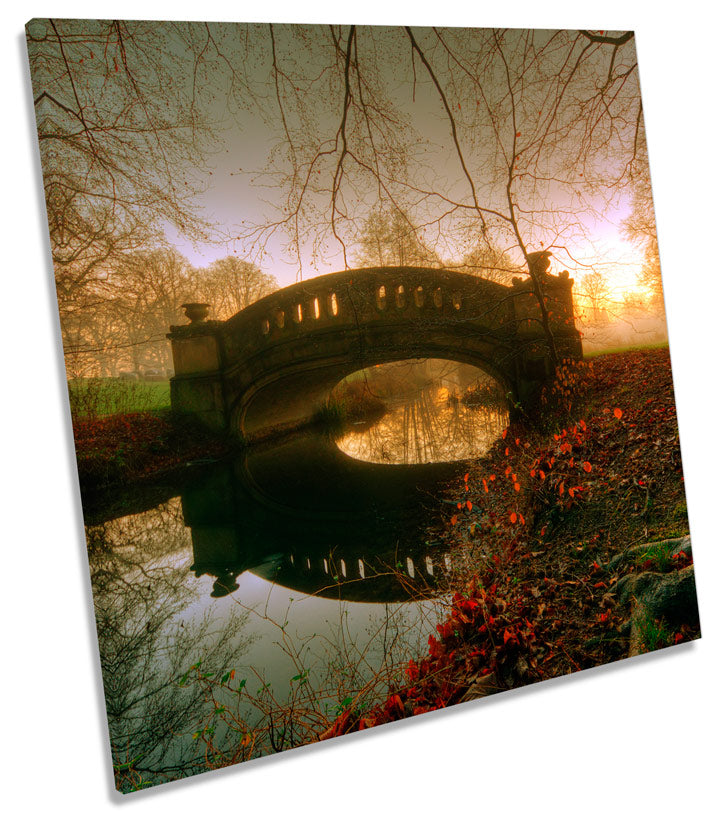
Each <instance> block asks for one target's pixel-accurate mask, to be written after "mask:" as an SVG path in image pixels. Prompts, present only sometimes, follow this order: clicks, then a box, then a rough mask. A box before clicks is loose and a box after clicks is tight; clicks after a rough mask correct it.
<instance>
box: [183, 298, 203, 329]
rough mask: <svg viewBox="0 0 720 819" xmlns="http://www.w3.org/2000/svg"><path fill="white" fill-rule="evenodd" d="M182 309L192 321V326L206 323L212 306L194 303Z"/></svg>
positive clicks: (185, 305) (189, 303)
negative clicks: (202, 322)
mask: <svg viewBox="0 0 720 819" xmlns="http://www.w3.org/2000/svg"><path fill="white" fill-rule="evenodd" d="M181 307H182V309H183V310H184V311H185V315H186V316H187V317H188V318H189V319H190V324H198V323H199V322H201V321H205V319H206V318H207V317H208V313H209V312H210V305H209V304H205V303H204V302H198V301H192V302H188V304H183V305H181Z"/></svg>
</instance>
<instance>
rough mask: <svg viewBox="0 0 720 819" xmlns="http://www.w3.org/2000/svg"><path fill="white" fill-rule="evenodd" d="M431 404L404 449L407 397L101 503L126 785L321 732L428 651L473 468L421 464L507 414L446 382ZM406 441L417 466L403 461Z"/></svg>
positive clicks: (108, 655)
mask: <svg viewBox="0 0 720 819" xmlns="http://www.w3.org/2000/svg"><path fill="white" fill-rule="evenodd" d="M419 401H420V403H419V404H417V406H416V407H415V409H412V410H410V414H412V413H414V417H415V418H416V419H417V418H424V419H425V420H427V419H430V423H431V424H433V425H434V426H433V428H434V429H435V430H436V432H435V433H434V434H435V436H436V438H435V442H434V443H433V444H432V445H431V446H430V445H428V446H426V445H425V443H426V442H422V441H421V438H422V436H423V435H424V434H425V433H423V431H422V430H423V429H424V427H423V426H422V424H419V425H417V426H416V429H417V430H420V432H419V433H418V435H416V437H415V438H414V439H412V440H414V441H415V443H414V444H413V445H411V446H409V447H408V446H404V447H403V445H402V443H401V441H402V439H403V436H404V435H405V432H406V430H407V427H406V428H405V432H403V429H402V422H401V423H400V426H399V428H398V420H397V419H398V418H401V419H404V418H407V417H408V410H407V409H403V410H401V409H399V408H395V409H393V410H392V411H391V413H389V416H386V417H385V418H384V419H382V421H381V422H380V423H379V424H377V425H376V426H373V427H370V428H369V429H366V430H365V431H364V432H361V431H359V430H355V431H352V432H350V433H349V434H347V435H345V436H342V437H341V439H340V440H339V441H338V442H337V444H336V442H335V441H333V440H331V439H330V438H328V437H327V436H325V435H323V434H321V433H318V432H310V431H304V432H302V433H300V434H296V435H294V436H291V437H288V438H286V439H284V440H282V441H276V442H275V443H273V444H272V445H268V446H264V447H262V448H255V449H253V450H252V451H251V452H249V453H245V454H244V455H243V456H242V457H239V458H237V459H235V460H233V461H229V462H226V463H219V464H216V465H214V466H212V467H209V468H207V469H205V470H204V471H203V472H202V473H201V474H196V475H195V476H194V477H192V479H187V480H186V481H185V482H184V484H183V485H182V486H181V487H179V488H178V487H172V486H165V487H162V486H159V487H149V488H148V489H147V490H146V491H145V492H144V493H142V494H139V495H138V496H136V497H135V499H134V503H135V510H134V512H133V513H132V514H126V515H124V516H122V517H112V516H111V514H110V513H109V512H108V511H107V510H102V509H99V510H94V511H93V512H91V513H90V514H89V515H88V526H87V539H88V550H89V556H90V567H91V575H92V584H93V597H94V602H95V609H96V618H97V626H98V637H99V644H100V653H101V660H102V669H103V679H104V684H105V696H106V703H107V710H108V719H109V724H110V735H111V742H112V746H113V760H114V762H115V764H116V766H126V767H127V772H125V771H123V770H122V769H121V770H120V774H119V781H120V787H122V788H130V787H132V786H137V785H138V783H139V782H140V779H139V777H142V782H143V783H153V784H154V783H157V782H161V781H165V780H167V779H173V778H177V777H180V776H186V775H189V774H192V773H195V772H199V771H201V770H206V767H207V766H206V760H205V753H206V751H207V748H208V741H209V742H210V744H211V745H212V747H213V748H216V749H224V750H227V751H232V750H233V749H236V748H237V747H238V745H239V743H241V742H245V741H246V742H247V746H246V747H247V749H248V751H247V753H246V754H243V755H241V756H239V757H237V756H235V757H234V758H235V759H238V758H240V759H241V758H245V757H247V756H252V755H258V754H262V753H270V752H273V751H274V750H278V749H282V748H284V747H287V745H289V744H292V743H295V742H298V741H301V742H302V741H307V740H308V739H310V738H311V737H312V736H313V734H314V732H316V731H317V730H320V729H321V728H322V727H323V724H322V720H320V721H318V718H317V716H315V717H311V716H308V715H311V714H312V712H313V710H314V712H315V714H316V715H317V713H318V712H319V713H321V714H324V715H325V719H326V721H328V722H329V721H331V720H332V718H333V717H334V716H335V715H336V714H337V713H338V712H339V711H341V710H342V709H343V707H346V706H347V704H348V702H349V701H350V699H351V698H352V697H353V696H357V697H358V698H359V699H360V700H362V701H363V702H369V701H371V700H372V699H373V698H377V697H379V696H381V695H382V693H383V691H384V690H385V689H386V687H387V685H388V683H389V681H391V680H392V679H395V678H396V677H397V675H398V674H399V673H401V669H402V666H403V664H404V663H405V662H406V661H407V660H408V659H410V658H411V657H413V656H415V657H417V656H418V655H420V654H422V653H423V652H424V649H425V647H426V645H427V637H428V634H429V633H431V632H432V631H433V629H434V626H435V624H436V623H437V622H438V619H439V618H440V616H441V610H442V605H441V604H442V600H441V599H438V597H439V595H440V590H441V588H442V579H443V576H444V575H445V574H446V573H447V572H448V571H449V570H452V563H451V561H450V558H449V556H448V555H445V554H444V553H443V550H442V545H441V542H440V538H439V536H438V534H437V533H438V532H440V531H442V529H443V528H444V526H445V525H446V520H447V517H448V510H449V506H448V503H447V501H446V500H444V499H443V497H442V495H443V491H444V487H445V486H446V484H447V483H448V482H449V481H450V480H452V479H455V478H456V477H457V475H458V474H462V470H463V469H464V468H465V464H463V463H462V462H460V463H458V462H457V460H454V461H452V462H439V463H417V462H415V461H417V460H420V458H419V457H418V456H419V455H420V454H423V455H424V457H427V456H428V454H429V455H431V456H432V457H435V458H437V456H438V454H442V453H445V455H446V458H447V459H448V460H450V459H456V458H458V454H459V453H462V457H465V458H467V457H470V456H471V455H473V454H478V453H479V452H482V451H484V449H485V448H487V445H488V444H489V442H490V441H491V440H492V438H493V437H495V436H496V435H497V432H498V431H499V430H497V428H496V427H497V424H498V423H500V421H501V416H499V415H498V414H497V413H496V412H495V411H490V410H487V409H473V408H469V407H462V406H461V405H460V404H458V403H452V402H451V403H450V404H448V403H447V396H443V394H442V393H439V392H437V391H435V392H429V393H427V394H423V396H421V397H420V399H419ZM433 407H434V408H435V409H434V411H430V410H432V408H433ZM459 407H460V408H459ZM393 419H395V420H393ZM448 419H450V420H452V419H455V427H454V428H453V429H451V430H450V431H449V432H447V439H446V441H445V443H443V440H442V439H441V438H438V436H437V430H438V429H440V428H442V429H445V426H446V425H447V424H448ZM471 427H472V431H471V430H470V428H471ZM501 428H502V427H500V429H501ZM463 429H465V432H463V431H462V430H463ZM459 438H460V439H461V440H462V441H465V442H466V445H465V448H464V449H462V448H460V447H459V445H458V443H457V442H458V439H459ZM378 447H379V449H378ZM343 450H345V451H343ZM402 451H405V453H406V455H407V457H406V460H407V461H409V463H397V461H398V460H402V454H401V453H402ZM348 452H352V453H353V454H354V455H356V457H350V455H348V454H346V453H348ZM378 453H381V454H378ZM383 453H384V454H383ZM388 453H390V456H391V457H390V459H389V460H392V461H393V462H394V463H393V464H392V465H386V464H387V460H388V459H387V458H386V455H388ZM360 457H364V458H365V460H359V458H360ZM383 461H385V464H383V463H382V462H383ZM198 662H200V666H199V668H195V669H192V670H191V667H192V666H195V665H196V664H197V663H198ZM231 671H232V672H233V677H232V678H230V677H229V676H226V682H227V684H228V685H231V686H235V687H237V686H238V684H239V683H240V681H241V680H245V681H246V682H245V684H244V688H243V693H242V694H241V695H240V696H234V697H233V696H230V695H228V693H227V691H226V690H223V689H222V687H218V686H217V685H213V680H218V679H222V675H223V673H225V674H226V675H229V673H230V672H231ZM188 672H189V673H188ZM210 673H211V674H213V676H212V677H208V678H206V679H198V675H199V674H210ZM183 680H184V683H185V684H184V685H182V686H181V685H179V684H178V683H179V681H183ZM358 692H360V693H358ZM213 697H215V700H213V699H212V698H213ZM343 703H345V706H344V705H343ZM223 708H225V711H222V709H223ZM216 710H217V713H216ZM229 714H232V718H231V719H230V720H229V721H230V722H231V723H232V726H233V727H232V729H229V728H228V726H227V723H228V719H227V717H228V715H229ZM270 714H273V715H274V717H273V719H274V722H273V723H272V729H271V730H268V724H269V722H268V719H269V715H270ZM306 717H307V719H306ZM313 720H314V721H313ZM281 723H282V725H283V727H282V729H279V728H278V725H279V724H281ZM213 732H214V733H213ZM251 735H252V741H250V740H249V739H247V738H248V737H250V736H251ZM226 761H227V759H226Z"/></svg>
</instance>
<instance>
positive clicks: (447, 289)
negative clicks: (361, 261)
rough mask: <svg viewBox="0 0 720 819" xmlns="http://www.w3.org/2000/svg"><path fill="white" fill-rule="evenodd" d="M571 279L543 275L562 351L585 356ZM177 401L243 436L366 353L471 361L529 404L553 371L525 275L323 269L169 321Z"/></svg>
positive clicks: (318, 392) (309, 409) (295, 410)
mask: <svg viewBox="0 0 720 819" xmlns="http://www.w3.org/2000/svg"><path fill="white" fill-rule="evenodd" d="M572 284H573V282H572V279H570V278H569V277H568V275H567V273H566V272H565V273H563V274H561V275H560V276H547V277H545V278H544V279H543V285H542V286H543V292H544V297H545V303H546V308H547V311H548V316H549V321H550V327H551V330H552V334H553V337H554V343H555V346H556V348H557V352H558V354H559V355H560V357H578V356H581V355H582V348H581V343H580V337H579V333H578V332H577V330H576V329H575V323H574V315H573V304H572ZM171 330H172V332H171V334H170V339H171V341H172V347H173V358H174V362H175V377H174V378H173V380H172V382H171V392H172V404H173V407H174V408H175V409H179V410H183V411H186V412H191V413H193V414H195V415H196V416H197V417H198V418H199V419H201V420H202V421H203V422H204V423H205V424H207V425H208V426H211V427H213V428H216V429H226V430H230V431H232V432H235V433H241V434H243V435H246V436H252V435H257V434H260V433H263V432H266V431H268V430H271V429H282V428H284V427H290V426H293V425H297V424H298V423H299V422H301V421H304V420H307V419H308V418H309V417H310V416H311V415H312V414H313V413H314V412H315V411H317V410H318V409H319V408H320V407H321V406H322V405H323V404H324V403H325V402H326V400H327V397H328V395H329V392H330V390H331V389H332V388H333V387H334V386H335V385H336V384H337V383H338V382H339V381H341V380H342V379H343V378H344V377H345V376H347V375H349V374H350V373H352V372H355V371H357V370H360V369H362V368H364V367H368V366H372V365H374V364H383V363H389V362H392V361H400V360H404V359H410V358H443V359H450V360H454V361H459V362H465V363H468V364H473V365H476V366H478V367H480V368H481V369H483V370H485V371H486V372H487V373H489V374H490V375H491V376H493V377H494V378H495V379H497V380H498V381H499V382H500V384H501V385H502V386H503V388H504V391H505V392H506V393H507V394H509V396H510V398H511V403H513V404H514V403H515V402H520V403H522V404H523V405H530V404H531V403H532V401H533V400H534V399H535V398H536V397H537V395H538V393H539V390H540V388H541V386H542V384H543V383H545V381H546V380H547V378H548V377H549V375H550V374H551V369H552V368H551V364H550V357H549V352H548V349H547V344H546V341H545V336H544V334H543V332H542V327H541V323H540V308H539V305H538V302H537V299H536V297H535V294H534V293H533V289H532V286H531V284H530V282H529V281H525V282H523V281H521V280H520V279H516V280H514V283H513V285H512V286H504V285H501V284H497V283H495V282H490V281H486V280H484V279H480V278H477V277H475V276H470V275H467V274H463V273H456V272H453V271H449V270H441V269H432V268H409V267H396V268H372V269H366V270H350V271H345V272H341V273H331V274H328V275H325V276H319V277H317V278H314V279H310V280H308V281H307V282H301V283H299V284H295V285H292V286H290V287H286V288H284V289H282V290H279V291H277V292H276V293H272V294H271V295H269V296H266V297H265V298H263V299H260V301H258V302H255V304H252V305H250V306H249V307H247V308H246V309H245V310H242V311H241V312H240V313H238V314H237V315H235V316H233V317H232V318H231V319H229V320H228V321H225V322H218V321H202V320H197V321H194V322H192V323H191V324H189V325H185V326H183V327H173V328H171Z"/></svg>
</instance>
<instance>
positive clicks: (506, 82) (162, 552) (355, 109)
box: [26, 19, 700, 792]
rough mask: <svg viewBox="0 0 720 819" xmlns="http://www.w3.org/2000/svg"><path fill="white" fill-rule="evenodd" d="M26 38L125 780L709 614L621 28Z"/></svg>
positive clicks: (319, 736) (111, 708) (279, 28)
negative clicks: (695, 549) (704, 608)
mask: <svg viewBox="0 0 720 819" xmlns="http://www.w3.org/2000/svg"><path fill="white" fill-rule="evenodd" d="M26 33H27V47H28V55H29V61H30V70H31V77H32V88H33V97H34V106H35V113H36V122H37V133H38V144H39V151H40V157H41V162H42V174H43V183H44V190H45V199H46V207H47V218H48V226H49V233H50V248H51V252H52V262H53V267H54V272H55V279H56V286H57V300H58V308H59V314H60V324H61V331H62V343H63V350H64V356H65V364H66V369H67V388H68V396H69V401H70V407H71V414H72V423H73V434H74V440H75V446H76V454H77V466H78V478H79V485H80V491H81V494H82V503H83V512H84V518H85V526H86V537H87V553H88V562H89V570H90V576H91V581H92V592H93V601H94V614H95V618H96V623H97V636H98V647H99V653H100V660H101V668H102V677H103V685H104V696H105V703H106V709H107V719H108V725H109V736H110V749H109V750H110V754H111V760H112V767H113V771H114V776H115V782H116V786H117V788H118V790H120V791H122V792H129V791H136V790H140V789H144V788H148V787H151V786H154V785H158V784H162V783H166V782H169V781H172V780H176V779H180V778H183V777H188V776H191V775H194V774H198V773H202V772H204V771H208V770H212V769H217V768H221V767H225V766H229V765H234V764H236V763H239V762H243V761H247V760H251V759H254V758H258V757H261V756H266V755H270V754H275V753H277V752H280V751H283V750H286V749H289V748H294V747H298V746H301V745H307V744H309V743H315V742H319V741H323V740H326V739H329V738H332V737H339V736H342V735H346V734H350V733H354V732H359V731H368V730H370V731H371V730H372V728H373V727H374V726H378V725H382V724H387V723H391V722H394V721H397V720H401V719H404V718H406V717H413V716H418V717H420V715H422V714H425V713H427V712H430V711H435V710H437V709H442V708H445V707H448V706H455V705H458V704H460V703H464V702H468V701H470V700H474V699H477V698H480V697H486V696H490V695H492V694H494V693H496V692H502V691H508V690H510V689H514V688H518V687H520V686H526V685H529V684H534V683H542V682H543V681H545V680H549V679H551V678H554V677H558V676H561V675H566V674H572V673H573V672H575V671H578V670H581V669H587V668H591V667H594V666H600V665H603V664H607V663H612V662H614V661H616V660H621V659H624V658H628V657H631V656H634V655H638V654H643V653H646V652H653V651H656V650H658V649H662V648H667V647H671V646H674V645H676V644H678V643H683V642H687V641H690V640H694V639H697V638H698V637H699V636H700V623H699V614H698V606H697V600H696V594H695V580H694V568H693V557H692V546H691V541H690V534H689V528H688V518H687V508H686V502H685V494H684V486H683V473H682V463H681V457H680V445H679V439H678V429H677V423H676V415H675V401H674V395H673V384H672V374H671V369H670V358H669V351H668V339H667V330H666V321H665V304H664V301H663V291H662V283H661V274H660V260H659V253H658V241H657V236H656V231H655V220H654V215H653V202H652V192H651V185H650V172H649V163H648V154H647V149H646V135H645V130H644V124H643V110H642V101H641V95H640V83H639V74H638V63H637V57H636V44H635V37H634V34H633V32H631V31H601V30H592V31H589V30H573V31H550V30H520V29H513V30H499V29H481V28H475V29H471V28H465V29H463V28H419V27H412V26H408V27H402V26H398V27H381V26H353V25H342V26H340V25H313V26H309V25H308V26H305V25H278V24H268V25H260V24H242V23H201V22H194V23H186V22H143V21H121V20H64V19H63V20H54V19H35V20H32V21H30V22H29V23H28V24H27V32H26ZM669 274H670V275H672V271H670V272H669ZM420 719H421V718H420ZM419 721H420V720H419ZM418 741H422V737H421V735H420V734H418Z"/></svg>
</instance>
